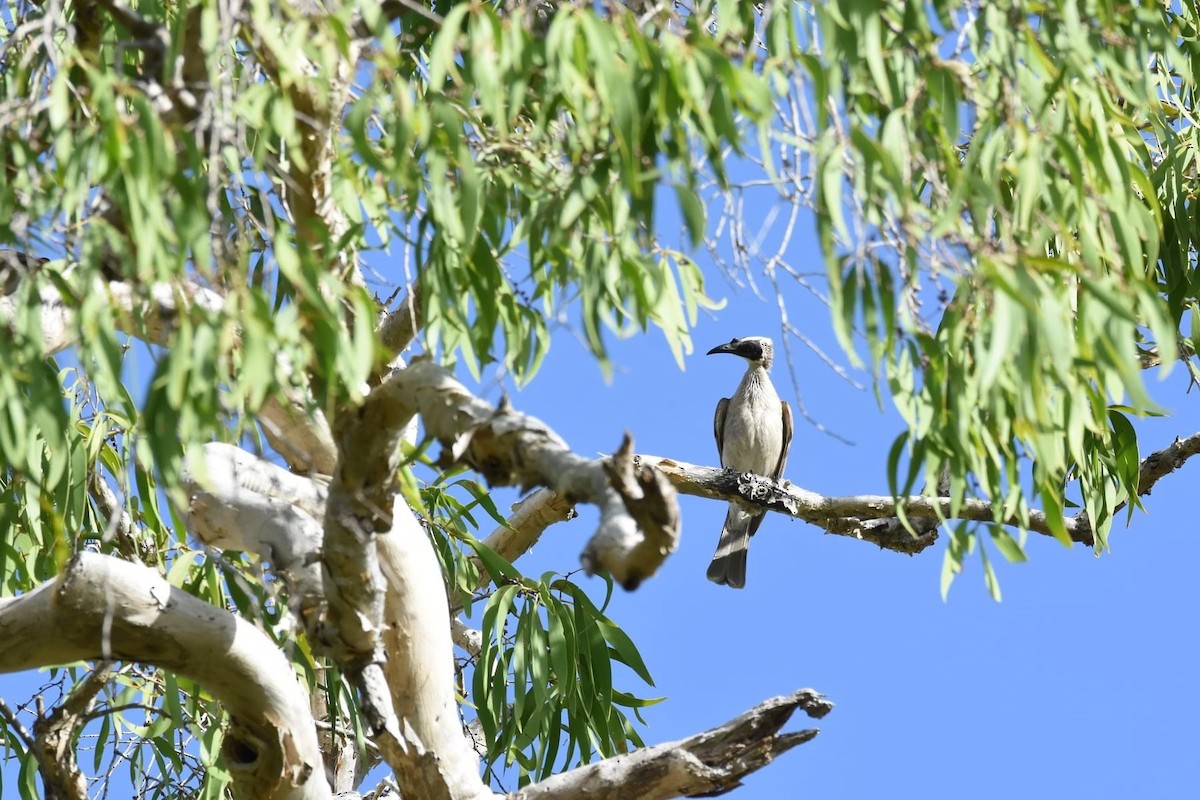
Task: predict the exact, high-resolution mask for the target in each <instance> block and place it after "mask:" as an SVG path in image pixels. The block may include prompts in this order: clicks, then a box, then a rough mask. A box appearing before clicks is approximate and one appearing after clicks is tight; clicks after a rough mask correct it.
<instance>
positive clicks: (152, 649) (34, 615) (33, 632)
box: [0, 553, 331, 800]
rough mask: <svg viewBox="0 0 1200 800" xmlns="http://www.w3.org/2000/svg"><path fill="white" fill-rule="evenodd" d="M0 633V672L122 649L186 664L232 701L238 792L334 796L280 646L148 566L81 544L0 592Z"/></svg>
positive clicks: (268, 798) (121, 654) (108, 655)
mask: <svg viewBox="0 0 1200 800" xmlns="http://www.w3.org/2000/svg"><path fill="white" fill-rule="evenodd" d="M0 641H3V642H5V646H4V647H3V648H0V672H17V671H20V670H26V669H33V668H36V667H41V666H47V665H53V664H69V663H71V662H74V661H84V660H92V659H104V660H112V659H120V660H125V661H139V662H143V663H148V664H156V665H158V666H160V667H162V668H164V669H168V670H171V671H173V672H176V673H178V674H180V675H186V676H187V677H189V678H191V679H192V680H194V681H196V682H197V683H198V684H200V685H201V686H203V687H204V688H205V689H206V690H207V691H209V692H211V693H212V694H213V696H214V697H216V698H217V700H218V701H220V702H221V703H222V704H223V706H224V707H225V709H226V710H227V711H229V713H230V716H231V721H230V725H229V730H228V732H227V733H226V736H225V739H224V741H223V742H222V745H221V757H222V760H223V764H224V766H225V767H226V769H228V770H229V772H230V774H231V775H232V776H233V780H234V785H235V794H236V795H237V796H240V797H258V798H264V800H275V799H276V798H278V799H280V800H283V799H285V798H286V800H318V799H320V800H324V799H325V798H329V797H330V796H331V794H330V791H329V786H328V784H326V782H325V777H324V770H323V767H322V765H321V754H320V751H319V750H318V747H317V737H316V731H315V729H314V726H313V721H312V715H311V714H310V713H309V710H308V697H307V694H306V692H305V691H304V690H303V688H302V687H301V686H300V685H299V683H297V681H296V680H295V678H294V677H293V675H294V673H293V671H292V668H291V666H290V665H289V664H288V661H287V659H286V658H285V657H284V656H283V654H282V653H281V652H280V651H279V648H278V647H276V646H275V644H274V642H272V641H271V640H270V638H268V637H267V635H266V634H264V633H263V632H262V631H260V630H258V629H257V628H256V627H255V626H254V625H253V624H252V623H250V622H247V621H245V620H243V619H241V618H239V617H238V616H237V615H235V614H232V613H230V612H228V611H226V610H225V609H222V608H216V607H214V606H212V605H211V604H209V603H205V602H204V601H202V600H198V599H197V598H195V597H192V596H191V595H189V594H187V593H186V592H184V591H182V590H181V589H177V588H175V587H173V586H171V585H170V584H169V583H167V582H166V580H164V579H163V578H162V576H160V575H159V574H158V573H157V572H155V571H154V570H151V569H148V568H146V567H140V566H137V565H135V564H130V563H128V562H126V561H121V560H119V559H116V558H111V557H109V556H104V555H100V554H97V553H80V554H78V555H76V556H75V557H74V558H73V559H72V560H71V561H70V563H68V564H67V566H66V568H65V569H64V570H63V572H62V573H61V574H60V575H59V576H58V577H57V578H56V579H55V580H54V581H52V582H50V583H46V584H43V585H42V586H41V587H39V588H38V589H36V590H34V591H32V592H28V593H27V594H24V595H21V596H20V597H16V598H11V599H4V600H0Z"/></svg>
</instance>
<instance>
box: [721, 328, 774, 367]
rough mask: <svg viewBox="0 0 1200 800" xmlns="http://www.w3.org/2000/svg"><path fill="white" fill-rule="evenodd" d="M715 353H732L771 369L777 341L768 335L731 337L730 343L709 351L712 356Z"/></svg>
mask: <svg viewBox="0 0 1200 800" xmlns="http://www.w3.org/2000/svg"><path fill="white" fill-rule="evenodd" d="M714 353H732V354H733V355H735V356H741V357H742V358H744V359H746V360H747V361H749V362H750V363H751V364H755V365H758V366H760V367H762V368H763V369H770V368H771V361H772V360H773V359H774V357H775V343H774V342H772V341H771V340H770V339H768V338H767V337H766V336H747V337H746V338H744V339H730V340H729V343H728V344H720V345H717V346H716V347H714V348H713V349H712V350H709V351H708V354H709V355H710V356H711V355H713V354H714Z"/></svg>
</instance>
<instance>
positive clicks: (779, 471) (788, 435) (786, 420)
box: [771, 402, 792, 480]
mask: <svg viewBox="0 0 1200 800" xmlns="http://www.w3.org/2000/svg"><path fill="white" fill-rule="evenodd" d="M780 405H781V406H783V447H781V448H779V462H778V463H777V464H776V465H775V471H774V472H772V473H771V477H772V478H774V479H775V480H779V478H780V477H782V475H783V468H784V467H786V466H787V456H788V448H789V447H791V446H792V407H791V406H789V405H788V404H787V403H786V402H781V403H780Z"/></svg>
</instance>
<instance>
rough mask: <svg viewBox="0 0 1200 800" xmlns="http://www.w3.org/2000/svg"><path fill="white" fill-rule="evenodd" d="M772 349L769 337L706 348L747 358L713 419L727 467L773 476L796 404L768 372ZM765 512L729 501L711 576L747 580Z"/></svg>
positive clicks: (778, 471) (782, 459)
mask: <svg viewBox="0 0 1200 800" xmlns="http://www.w3.org/2000/svg"><path fill="white" fill-rule="evenodd" d="M774 351H775V345H774V343H772V342H771V340H770V339H768V338H767V337H765V336H747V337H746V338H745V339H731V340H730V341H729V344H723V345H720V346H719V347H714V348H713V349H712V350H709V351H708V354H709V355H710V356H711V355H713V354H714V353H732V354H733V355H735V356H741V357H742V358H744V359H746V362H747V363H746V374H745V375H743V376H742V382H741V383H739V384H738V387H737V391H735V392H734V393H733V397H723V398H721V399H720V400H719V401H718V402H717V414H716V416H715V417H714V418H713V433H714V434H716V437H717V452H718V453H719V454H720V456H721V466H722V467H724V468H725V469H733V470H737V471H738V472H753V473H754V474H756V475H765V476H767V477H770V478H779V476H780V475H782V474H783V467H784V465H785V464H786V463H787V454H788V446H789V445H790V444H791V443H792V409H791V408H790V407H789V406H788V404H787V403H785V402H783V401H782V400H780V399H779V395H778V394H776V393H775V387H774V385H772V384H771V377H770V376H769V375H768V374H767V373H768V371H769V370H770V369H771V361H772V358H773V357H774V354H775V353H774ZM764 515H765V512H761V511H760V512H758V513H755V512H752V511H747V510H746V509H745V507H744V506H742V505H740V504H738V503H730V504H729V511H728V512H726V514H725V526H724V527H723V528H722V529H721V540H720V541H719V542H718V543H717V552H716V553H715V554H714V555H713V560H712V563H711V564H709V565H708V579H709V580H710V581H713V582H714V583H723V584H726V585H728V586H732V587H733V588H735V589H740V588H742V587H743V586H745V585H746V551H747V549H749V547H750V537H751V536H753V535H754V532H755V531H757V530H758V526H759V525H761V524H762V521H763V516H764Z"/></svg>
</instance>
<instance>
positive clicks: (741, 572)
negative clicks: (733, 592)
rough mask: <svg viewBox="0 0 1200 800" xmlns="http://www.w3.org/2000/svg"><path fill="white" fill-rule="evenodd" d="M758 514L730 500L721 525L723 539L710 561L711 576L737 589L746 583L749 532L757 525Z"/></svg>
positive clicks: (718, 581) (712, 579) (711, 579)
mask: <svg viewBox="0 0 1200 800" xmlns="http://www.w3.org/2000/svg"><path fill="white" fill-rule="evenodd" d="M759 518H760V516H759V515H757V514H747V513H746V512H745V511H744V510H742V508H741V507H740V506H738V505H737V504H736V503H730V504H729V511H728V512H727V513H726V514H725V525H724V527H722V528H721V539H720V541H719V542H717V552H716V553H714V554H713V558H712V563H710V564H709V565H708V579H709V580H710V581H712V582H713V583H723V584H725V585H726V586H729V587H732V588H734V589H741V588H742V587H743V586H745V585H746V553H747V551H749V549H750V534H751V533H752V531H753V529H754V528H756V527H758V526H757V525H754V522H755V521H756V520H758V519H759Z"/></svg>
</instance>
